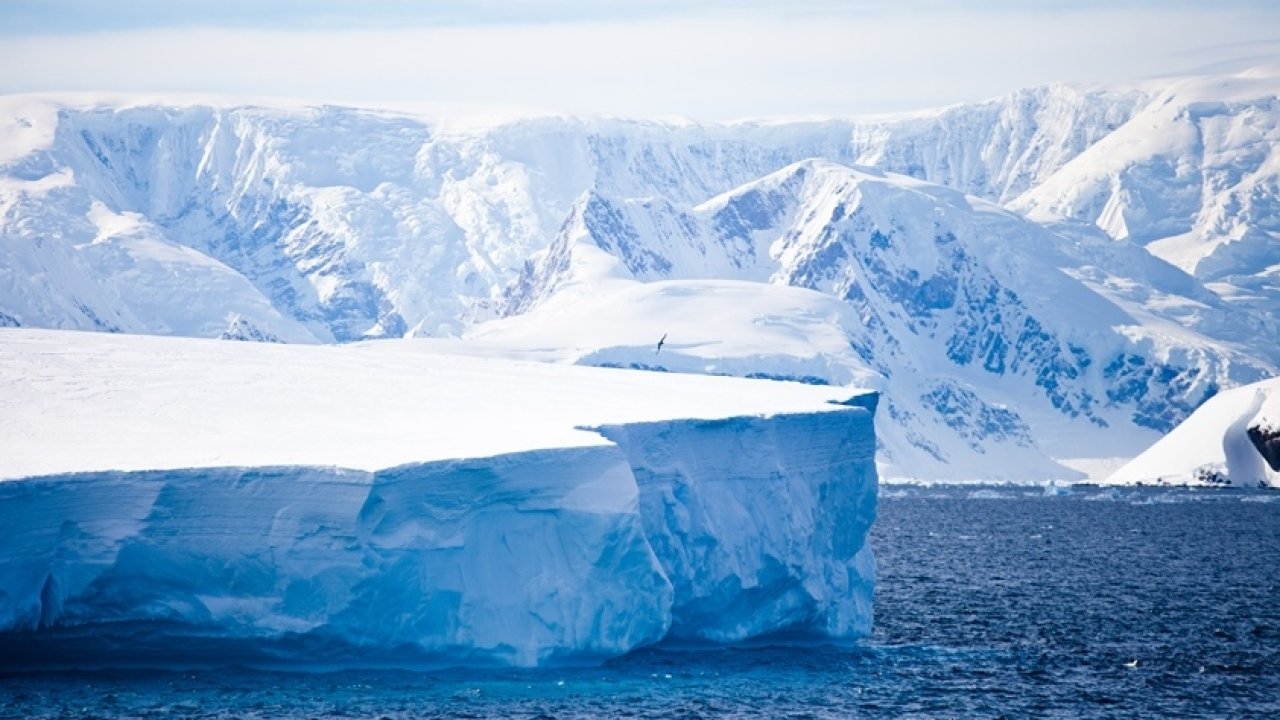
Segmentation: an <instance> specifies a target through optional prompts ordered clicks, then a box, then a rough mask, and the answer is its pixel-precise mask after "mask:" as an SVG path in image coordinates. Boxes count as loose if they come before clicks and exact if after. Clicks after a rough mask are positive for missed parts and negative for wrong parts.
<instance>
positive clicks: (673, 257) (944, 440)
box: [482, 160, 1277, 479]
mask: <svg viewBox="0 0 1280 720" xmlns="http://www.w3.org/2000/svg"><path fill="white" fill-rule="evenodd" d="M1102 267H1106V268H1108V270H1106V271H1104V270H1102V269H1100V268H1102ZM712 278H733V279H737V280H743V281H752V282H757V283H768V284H775V285H787V286H796V287H803V288H807V289H810V290H815V291H818V292H820V293H822V294H824V295H826V296H829V297H833V298H836V299H838V300H840V301H842V303H843V304H844V305H846V306H847V307H848V308H850V309H851V310H852V311H853V317H852V318H847V317H846V318H845V319H843V320H842V322H841V323H840V325H841V327H843V328H844V330H845V337H846V340H847V346H848V349H849V350H852V351H853V354H854V355H856V362H851V361H849V360H845V361H844V364H845V365H847V366H853V365H859V364H860V365H862V366H865V367H868V368H871V369H873V370H875V371H876V372H878V373H880V374H881V375H882V376H884V377H885V378H887V382H886V385H885V393H884V394H885V402H884V407H885V419H884V423H883V425H882V428H883V431H882V436H883V438H884V442H885V443H886V444H890V443H891V442H892V440H890V438H893V439H899V440H901V439H905V440H906V442H905V443H904V445H902V446H900V447H898V448H896V449H895V448H892V447H885V448H882V449H884V450H886V451H887V452H885V454H884V455H882V461H884V462H885V463H886V464H887V465H888V466H889V467H888V469H887V470H886V474H887V475H889V476H891V477H892V476H897V475H898V473H901V474H906V475H911V474H912V473H919V472H923V473H924V474H925V476H928V477H937V476H939V474H944V473H948V472H949V473H951V477H952V478H953V479H954V478H962V477H979V476H980V475H972V476H970V475H965V474H962V473H969V472H972V473H982V472H984V471H985V472H987V473H994V474H995V476H996V477H1028V476H1034V477H1055V476H1056V477H1070V476H1071V471H1070V470H1068V469H1066V468H1063V467H1061V466H1058V467H1057V468H1056V469H1055V468H1054V467H1053V463H1052V462H1050V461H1048V460H1047V458H1046V457H1045V455H1046V454H1047V455H1048V457H1049V458H1057V459H1059V460H1064V461H1071V460H1079V459H1081V456H1079V455H1073V454H1071V453H1072V452H1074V451H1076V450H1078V449H1079V448H1081V447H1082V446H1083V447H1088V448H1092V449H1093V450H1094V451H1095V452H1098V453H1112V454H1113V455H1112V456H1124V455H1126V454H1129V455H1132V454H1133V453H1136V452H1138V451H1139V450H1141V449H1142V448H1143V447H1145V446H1146V445H1147V444H1149V443H1150V442H1151V441H1152V440H1153V439H1154V437H1155V436H1156V433H1160V432H1165V431H1167V430H1169V429H1172V427H1173V426H1174V425H1175V424H1176V423H1177V422H1178V421H1179V420H1181V419H1182V418H1183V417H1185V416H1186V414H1188V413H1190V411H1191V410H1192V409H1194V408H1195V407H1196V406H1197V405H1199V404H1200V403H1201V402H1202V401H1203V400H1204V399H1206V398H1207V397H1210V396H1212V395H1213V394H1214V393H1216V392H1217V391H1218V389H1219V388H1221V387H1227V386H1233V385H1236V384H1239V383H1242V382H1250V381H1252V380H1256V379H1258V378H1261V377H1265V376H1268V375H1270V374H1272V373H1274V367H1275V363H1276V362H1277V360H1276V358H1275V356H1274V349H1269V350H1271V351H1272V352H1271V354H1260V353H1256V352H1254V351H1253V350H1252V349H1251V348H1249V347H1246V346H1241V345H1239V344H1237V343H1234V342H1231V341H1227V340H1214V339H1211V335H1210V334H1209V332H1208V331H1211V333H1212V335H1217V336H1219V337H1232V336H1238V337H1249V336H1250V335H1251V334H1252V333H1253V332H1254V331H1255V328H1254V327H1253V326H1252V325H1251V324H1250V322H1249V321H1248V320H1241V319H1240V318H1238V317H1237V313H1233V312H1231V310H1230V308H1228V307H1227V306H1226V303H1225V302H1223V301H1222V300H1221V299H1218V298H1217V297H1216V296H1214V295H1213V293H1211V292H1209V291H1208V290H1206V289H1204V288H1203V287H1202V286H1200V285H1199V284H1198V283H1196V281H1195V280H1194V279H1193V278H1190V277H1189V276H1187V275H1185V274H1184V273H1181V272H1180V271H1178V270H1177V269H1176V268H1173V267H1171V266H1168V265H1167V264H1165V263H1162V262H1160V261H1158V260H1156V259H1154V258H1151V257H1150V256H1149V255H1148V254H1147V253H1145V252H1144V251H1143V250H1142V249H1141V248H1138V247H1136V246H1131V245H1127V244H1122V243H1116V242H1114V241H1111V240H1109V239H1097V238H1095V239H1094V240H1093V242H1092V243H1091V242H1087V241H1084V240H1076V239H1072V238H1070V237H1068V236H1065V235H1061V234H1058V233H1055V232H1053V231H1052V230H1050V229H1047V228H1045V227H1044V226H1041V225H1039V224H1036V223H1033V222H1030V221H1028V220H1026V219H1024V218H1022V217H1020V216H1018V215H1016V214H1015V213H1012V212H1010V211H1007V210H1004V209H1002V208H1000V207H998V206H996V205H994V204H991V203H987V202H984V201H981V200H978V199H976V198H973V197H969V196H965V195H963V194H962V193H959V192H957V191H955V190H951V189H948V188H944V187H940V186H937V185H933V184H929V183H925V182H922V181H918V180H915V179H912V178H908V177H905V176H899V175H892V174H887V173H883V172H880V171H878V170H874V169H868V168H854V167H850V166H846V165H840V164H837V163H832V162H829V161H825V160H808V161H803V162H800V163H797V164H794V165H791V166H788V167H787V168H784V169H782V170H780V171H778V172H776V173H773V174H771V175H769V176H766V177H764V178H762V179H760V180H758V181H755V182H752V183H748V184H747V185H744V186H743V187H741V188H738V189H735V190H734V191H731V192H729V193H726V194H724V195H720V196H717V197H715V198H712V199H711V200H708V201H707V202H705V203H702V204H699V205H697V206H692V207H690V206H684V207H681V206H679V205H677V204H675V203H672V202H669V201H655V200H652V199H650V198H639V199H634V198H633V199H610V198H607V197H604V196H602V195H601V194H599V193H589V194H587V195H584V196H583V198H581V199H580V201H579V203H578V205H577V206H576V207H575V210H574V212H573V214H572V215H571V216H570V219H569V221H568V222H566V223H565V226H564V228H563V229H562V231H561V233H560V235H559V236H558V237H557V239H556V241H554V242H553V243H552V245H551V247H550V248H548V249H547V251H546V252H545V253H544V254H543V255H542V256H541V257H540V258H539V259H538V260H537V262H534V263H531V264H530V266H529V267H528V268H527V269H526V271H525V272H524V273H523V274H522V276H521V277H520V279H519V280H518V281H517V282H516V283H515V284H514V285H512V286H511V289H510V293H509V295H508V298H507V302H508V311H509V312H513V313H521V314H523V313H526V312H528V311H530V310H533V311H534V313H533V314H534V315H537V310H538V308H539V307H540V306H541V305H542V304H544V303H552V304H559V305H564V304H565V303H566V302H573V303H576V304H578V305H580V306H583V307H591V308H593V310H592V312H597V313H607V312H608V308H609V307H610V306H611V305H612V304H613V303H615V302H616V300H610V299H609V295H608V293H609V291H610V289H611V288H613V287H615V286H616V285H617V283H618V282H619V281H620V280H624V281H625V280H631V281H638V282H643V283H654V282H655V281H670V280H691V279H698V280H707V279H712ZM1139 283H1141V285H1142V287H1143V291H1142V292H1143V294H1142V296H1141V297H1135V296H1134V294H1133V293H1130V292H1126V290H1127V289H1128V288H1130V287H1131V286H1133V285H1136V284H1139ZM596 288H603V289H604V290H603V291H599V292H597V291H596V290H595V289H596ZM575 293H576V294H578V295H580V296H585V297H578V298H574V299H573V300H571V301H566V300H565V299H564V298H565V297H573V295H574V294H575ZM592 295H603V296H604V299H603V300H601V299H599V298H596V297H592ZM629 302H636V300H635V299H634V298H633V299H631V300H630V301H629ZM1188 306H1193V307H1194V308H1195V313H1194V314H1195V316H1196V318H1197V319H1198V321H1199V322H1200V326H1201V328H1202V330H1204V331H1207V332H1204V333H1201V332H1196V331H1191V330H1188V329H1187V328H1186V327H1184V326H1183V325H1182V324H1180V323H1181V322H1182V321H1181V319H1180V318H1181V317H1182V315H1184V314H1187V313H1189V312H1190V310H1189V307H1188ZM698 307H699V306H698V305H697V304H691V305H690V306H688V307H686V308H684V309H685V310H688V311H692V312H694V313H695V316H697V313H698V311H697V308H698ZM549 314H552V315H554V316H564V315H565V309H564V308H563V307H555V308H554V309H553V310H551V311H550V313H549ZM671 314H672V313H669V312H668V313H658V314H657V315H658V317H663V318H667V317H670V316H671ZM720 322H721V321H720V320H719V318H717V322H716V324H714V325H713V326H712V327H713V328H715V327H719V325H720ZM483 327H484V326H482V328H483ZM676 327H679V328H680V329H681V330H683V331H686V332H688V331H689V330H688V328H686V327H685V325H684V324H677V325H676ZM654 332H656V328H655V330H654ZM692 332H695V333H696V332H697V331H696V330H695V331H692ZM701 334H703V335H705V334H707V333H705V331H704V332H703V333H701ZM654 337H657V336H656V335H654ZM680 339H681V338H680V336H675V337H674V338H673V340H674V341H677V342H678V341H679V340H680ZM690 339H692V340H705V338H700V337H697V336H695V337H693V338H690ZM544 344H545V343H544ZM828 357H831V356H828ZM826 379H828V380H830V381H833V382H840V380H839V379H837V378H836V377H828V378H826ZM956 440H960V441H961V442H955V441H956ZM1082 440H1083V441H1084V442H1082ZM1017 456H1020V457H1017ZM926 457H927V458H930V459H931V460H930V461H926V460H924V459H923V458H926ZM1032 457H1034V458H1035V459H1037V460H1039V462H1038V463H1037V462H1035V461H1034V460H1032ZM1097 457H1102V455H1099V456H1097ZM1015 458H1016V459H1015ZM1077 464H1078V463H1077ZM984 469H985V470H984ZM1004 472H1008V473H1009V475H1007V476H1006V475H1003V474H1002V473H1004ZM1055 473H1057V475H1055Z"/></svg>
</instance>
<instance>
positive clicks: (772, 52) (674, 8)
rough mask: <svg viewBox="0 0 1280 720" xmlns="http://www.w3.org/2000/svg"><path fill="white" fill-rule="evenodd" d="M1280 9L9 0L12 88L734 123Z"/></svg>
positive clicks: (1203, 62) (993, 1)
mask: <svg viewBox="0 0 1280 720" xmlns="http://www.w3.org/2000/svg"><path fill="white" fill-rule="evenodd" d="M1278 50H1280V0H1265V1H1263V0H1216V1H1215V2H1190V1H1181V0H1160V1H1157V0H1109V1H1107V2H1101V1H1096V2H1095V1H1093V0H1083V1H1080V2H1066V1H1062V0H1021V1H1015V0H982V1H979V0H971V1H965V0H951V1H944V0H903V1H900V2H890V1H888V0H864V1H859V0H846V1H843V2H841V1H837V0H789V1H788V2H776V3H774V2H762V1H760V0H736V1H733V2H730V1H729V0H703V1H701V2H694V1H692V0H684V1H682V0H653V1H649V2H619V1H618V0H595V1H594V2H591V1H587V0H506V1H505V2H499V1H497V0H477V1H472V2H463V1H461V0H445V1H437V2H410V1H409V0H386V1H383V2H377V1H376V0H276V1H274V2H272V1H270V0H223V1H222V2H203V1H202V2H193V1H190V0H129V1H120V2H108V1H105V0H103V1H95V0H0V92H3V93H13V92H31V91H63V90H73V91H85V90H87V91H110V92H145V93H155V92H177V93H184V94H205V93H209V94H222V95H227V94H229V95H241V96H259V97H261V96H279V97H289V98H302V99H309V100H315V101H322V102H339V103H353V104H363V105H378V104H403V103H428V104H434V105H445V106H447V105H462V106H472V105H474V106H480V107H486V106H502V107H511V106H516V107H527V108H533V109H540V110H546V111H558V112H571V113H579V114H613V115H644V116H655V115H684V116H689V117H693V118H698V119H704V120H727V119H733V118H738V117H745V116H761V115H812V114H817V115H849V114H863V113H875V112H891V111H898V110H909V109H916V108H924V107H932V106H937V105H944V104H948V103H954V102H961V101H966V100H976V99H981V98H986V97H991V96H995V95H999V94H1002V93H1005V92H1008V91H1010V90H1013V89H1016V88H1019V87H1025V86H1029V85H1036V84H1042V83H1045V82H1051V81H1074V82H1094V81H1108V80H1123V79H1129V78H1140V77H1149V76H1154V75H1167V74H1175V73H1179V72H1187V71H1191V70H1194V69H1197V68H1204V67H1209V66H1214V65H1218V66H1219V67H1223V68H1233V67H1238V66H1242V65H1247V64H1250V63H1260V62H1268V61H1270V62H1275V61H1276V60H1277V59H1280V53H1278V52H1277V51H1278Z"/></svg>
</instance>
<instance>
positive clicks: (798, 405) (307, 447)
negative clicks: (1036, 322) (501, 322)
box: [0, 330, 876, 668]
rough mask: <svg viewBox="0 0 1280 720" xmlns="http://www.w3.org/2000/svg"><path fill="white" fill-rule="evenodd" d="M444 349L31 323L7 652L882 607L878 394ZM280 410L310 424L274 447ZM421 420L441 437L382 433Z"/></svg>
mask: <svg viewBox="0 0 1280 720" xmlns="http://www.w3.org/2000/svg"><path fill="white" fill-rule="evenodd" d="M414 345H415V343H414V342H412V341H394V342H383V343H372V344H368V345H364V346H344V347H329V348H315V347H311V348H307V347H301V348H298V347H287V346H273V347H269V346H263V345H259V344H243V343H223V342H216V341H198V340H172V339H159V338H139V337H119V336H114V337H113V336H85V335H76V334H68V333H58V332H45V331H26V330H6V331H4V334H3V335H0V365H3V367H4V368H5V369H6V370H7V371H12V372H11V373H6V377H7V378H8V380H7V381H6V380H0V389H3V390H6V391H9V392H8V393H7V394H6V395H5V396H4V397H5V400H3V401H0V441H2V443H3V445H4V446H5V447H6V449H13V452H12V453H10V454H8V456H7V457H6V458H5V460H4V462H3V465H2V466H0V477H3V478H7V480H6V481H4V482H0V515H2V516H3V517H0V665H3V666H8V667H21V668H34V667H43V666H68V665H121V664H139V663H141V664H154V663H177V664H200V663H225V662H229V661H230V662H237V663H248V664H254V665H307V666H339V665H395V666H422V665H438V664H449V665H454V664H471V665H487V664H497V665H516V666H542V665H549V664H557V663H579V662H592V661H596V660H599V659H601V658H607V657H610V656H616V655H619V654H622V653H625V652H627V651H629V650H631V649H633V648H635V647H638V646H641V645H645V644H649V643H653V642H657V641H659V640H661V639H663V638H665V637H668V636H675V637H680V638H696V639H705V640H712V641H733V640H741V639H745V638H749V637H754V636H758V635H762V634H766V633H772V632H775V631H782V630H786V631H794V632H801V633H806V634H812V635H817V636H823V637H855V636H858V635H860V634H865V633H866V632H868V631H869V628H870V623H871V605H870V599H871V590H872V585H873V582H874V561H873V560H872V558H871V555H870V551H869V550H868V549H867V548H866V534H867V530H868V528H869V526H870V524H871V522H872V520H873V518H874V515H875V504H876V474H875V465H874V448H875V437H874V431H873V427H872V415H873V411H874V407H875V397H876V396H875V395H874V394H861V395H856V396H855V397H854V398H853V399H852V400H849V399H848V396H849V395H850V394H852V391H850V390H848V389H844V390H841V389H839V388H830V387H827V388H818V387H808V386H803V385H799V384H794V383H776V382H769V381H750V380H741V379H736V378H718V377H695V376H668V375H664V374H659V373H641V372H634V371H626V370H607V369H597V368H578V367H571V366H552V365H540V364H532V363H517V362H510V361H498V360H488V361H485V360H479V359H476V358H456V357H448V356H441V355H435V354H431V353H420V352H416V351H415V350H414ZM264 355H265V356H270V357H269V358H267V357H264ZM148 358H160V359H159V360H153V361H152V363H151V364H148ZM477 363H484V364H485V367H484V368H483V369H482V370H483V371H482V372H480V371H476V370H474V369H473V366H474V365H476V364H477ZM129 368H134V370H136V371H137V372H136V373H135V374H133V375H131V374H130V372H129ZM193 368H199V369H200V370H201V372H202V373H203V374H204V377H205V381H204V382H200V381H199V380H197V379H196V378H194V377H183V375H184V373H189V372H190V371H191V370H192V369H193ZM371 370H372V372H371ZM468 370H471V372H470V373H468ZM110 378H115V379H116V381H115V383H118V382H119V381H120V380H121V379H123V380H124V381H126V382H128V383H129V387H128V392H127V393H119V394H117V393H116V392H115V390H116V388H113V387H111V385H112V384H113V383H112V382H110V381H109V379H110ZM548 385H553V386H554V387H555V388H556V391H555V393H554V395H555V397H556V398H557V399H558V400H559V403H558V405H557V406H556V407H554V408H538V407H536V405H537V404H538V403H539V402H542V401H543V399H544V395H543V393H545V392H546V387H547V386H548ZM337 388H344V389H345V390H346V391H347V393H348V394H347V395H345V396H344V398H345V399H346V400H348V401H349V402H348V404H347V405H346V406H345V407H343V408H342V409H341V410H342V412H341V413H335V411H334V410H333V409H332V408H331V409H330V411H329V412H327V413H326V412H323V411H321V410H319V406H318V405H317V404H316V403H319V402H321V400H320V399H317V397H316V396H323V395H326V394H330V393H333V392H336V391H337V390H336V389H337ZM250 397H252V398H254V402H253V406H252V407H253V409H254V410H253V411H250V410H249V409H244V410H243V411H242V412H237V411H236V410H235V409H234V407H229V406H234V405H235V404H237V403H240V402H242V401H244V400H245V399H246V398H250ZM464 397H465V398H468V399H469V400H470V401H471V402H472V403H474V405H475V406H477V407H481V408H487V410H486V411H483V412H477V411H475V408H470V409H468V408H464V407H463V406H461V405H460V404H459V403H458V400H459V398H464ZM59 398H62V399H63V400H66V399H68V398H74V399H75V402H66V403H61V404H60V403H59V402H58V399H59ZM840 400H846V401H847V402H848V403H849V404H845V405H837V404H834V401H840ZM145 407H153V408H154V411H152V412H150V413H147V412H141V411H139V408H145ZM77 408H78V410H77ZM263 408H267V410H263ZM202 409H203V412H201V410H202ZM775 411H776V412H775ZM379 412H380V413H382V417H386V418H392V419H394V420H395V421H396V423H397V426H396V427H392V426H389V425H388V426H382V425H380V423H381V422H382V421H381V420H380V416H379V414H378V413H379ZM255 413H257V414H255ZM770 413H774V414H770ZM236 417H240V418H241V422H240V423H234V424H233V423H232V422H229V421H230V420H233V419H234V418H236ZM211 418H212V419H213V420H214V422H210V419H211ZM539 418H542V419H543V420H544V422H545V423H546V424H549V425H551V426H552V427H550V428H542V429H541V431H540V432H541V433H542V434H538V433H533V432H530V431H529V430H528V428H527V427H526V426H527V425H528V424H529V423H531V422H534V421H536V420H537V419H539ZM269 422H275V423H278V424H284V425H289V426H291V432H287V433H283V434H281V435H278V436H276V437H275V438H274V439H275V442H274V443H272V444H271V446H270V447H269V448H266V447H265V446H263V447H255V446H254V444H253V443H252V442H249V441H248V439H249V438H250V437H251V436H253V435H256V434H261V433H265V432H268V425H267V423H269ZM567 422H572V424H563V423H567ZM332 423H337V424H338V425H346V424H349V426H350V435H351V441H350V443H349V445H351V446H353V447H350V448H346V447H345V444H344V446H342V447H337V448H334V447H331V445H332V443H330V442H327V441H328V438H327V437H326V435H325V432H326V427H325V426H326V425H327V424H332ZM404 424H407V425H408V427H409V428H411V430H406V429H405V427H404ZM362 425H363V426H364V427H363V428H362ZM369 425H373V426H374V427H373V429H372V431H371V432H370V429H369V427H368V426H369ZM589 428H597V429H596V430H592V429H589ZM412 429H416V431H417V432H416V433H415V432H413V430H412ZM522 429H523V432H524V434H523V435H522V434H521V433H522ZM362 431H364V432H368V434H367V436H366V435H362V434H361V433H362ZM486 432H487V433H488V436H489V439H488V440H487V445H486V444H485V442H480V443H479V444H476V439H475V438H474V437H473V436H474V435H475V434H477V433H480V434H484V433H486ZM166 433H167V434H166ZM415 434H416V435H417V436H418V441H417V442H418V444H417V447H416V448H415V447H411V448H410V451H411V452H412V451H416V452H417V454H418V455H420V456H421V459H419V460H416V461H410V462H401V463H400V464H390V463H389V462H388V460H390V459H392V458H395V459H398V460H403V456H400V455H396V454H395V453H394V452H391V451H387V452H384V453H380V454H379V453H377V452H371V447H373V448H374V449H376V443H375V442H374V438H375V437H376V436H378V435H389V436H391V437H392V438H394V439H396V440H397V443H396V444H397V446H399V445H400V444H402V443H413V440H412V438H413V437H414V436H415ZM90 435H92V436H93V437H94V439H95V441H96V443H97V444H96V445H93V444H90V445H87V446H84V447H78V446H77V445H76V443H75V439H76V438H82V437H87V436H90ZM184 436H189V437H190V438H191V439H190V441H183V440H182V439H181V438H182V437H184ZM317 438H319V440H317ZM464 438H469V439H470V440H471V441H472V444H471V445H464V444H463V443H462V440H463V439H464ZM158 443H165V444H168V445H169V447H168V449H167V450H166V451H165V452H149V448H150V447H151V446H152V445H154V444H158ZM486 447H487V450H486V449H485V448H486ZM462 448H465V449H467V450H468V452H470V453H471V454H472V456H471V457H466V458H458V457H450V455H451V454H452V452H453V451H455V450H457V449H462ZM399 452H404V450H403V448H401V449H400V450H399ZM147 457H151V458H153V461H152V464H154V465H156V467H155V468H154V469H146V468H145V466H144V463H145V462H146V458H147ZM307 457H315V458H319V459H320V460H322V461H323V462H315V463H308V462H305V459H306V458H307ZM56 467H63V468H65V471H64V472H49V471H50V470H51V469H53V468H56ZM33 470H35V471H40V474H38V475H37V474H36V473H34V472H32V471H33Z"/></svg>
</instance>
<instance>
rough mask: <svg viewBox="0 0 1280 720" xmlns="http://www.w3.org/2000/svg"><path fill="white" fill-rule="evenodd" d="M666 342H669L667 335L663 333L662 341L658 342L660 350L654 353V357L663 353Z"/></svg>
mask: <svg viewBox="0 0 1280 720" xmlns="http://www.w3.org/2000/svg"><path fill="white" fill-rule="evenodd" d="M666 341H667V334H666V333H662V339H660V340H658V349H657V350H654V351H653V354H654V355H657V354H658V353H660V352H662V345H663V343H665V342H666Z"/></svg>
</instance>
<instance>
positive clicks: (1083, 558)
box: [0, 486, 1280, 719]
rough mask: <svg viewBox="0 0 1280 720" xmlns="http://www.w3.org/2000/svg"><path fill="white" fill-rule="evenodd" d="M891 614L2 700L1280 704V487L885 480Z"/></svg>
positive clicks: (152, 678) (1161, 713)
mask: <svg viewBox="0 0 1280 720" xmlns="http://www.w3.org/2000/svg"><path fill="white" fill-rule="evenodd" d="M871 542H872V545H873V548H874V549H875V552H876V555H877V560H878V565H879V579H878V583H877V587H876V596H875V607H876V620H875V631H874V633H873V634H872V635H871V636H870V637H868V638H865V639H863V640H860V641H857V642H853V643H848V644H843V645H810V646H801V647H797V646H795V645H792V644H785V643H781V642H770V641H769V640H765V641H761V642H758V643H754V644H752V645H750V646H743V647H703V648H688V647H682V648H676V647H661V646H660V647H652V648H647V649H644V650H641V651H638V652H635V653H633V654H631V655H628V656H626V657H623V658H619V659H616V660H613V661H611V662H608V663H606V664H605V665H603V666H601V667H594V668H579V669H550V670H539V671H530V670H486V671H480V670H452V671H437V672H405V671H372V670H353V671H330V672H266V671H259V670H252V669H247V668H236V667H229V668H219V669H208V670H200V671H182V672H179V671H164V670H146V671H143V670H131V671H94V672H71V673H40V674H29V673H9V674H5V675H3V676H0V717H4V718H10V717H12V718H24V719H28V718H53V717H59V718H61V717H104V718H123V717H130V718H170V717H192V718H285V717H288V718H294V717H297V718H432V717H442V718H615V717H617V718H649V717H679V718H722V717H728V718H882V717H884V718H1092V717H1100V718H1101V717H1108V718H1110V717H1114V718H1280V492H1275V491H1266V490H1239V489H1220V488H1219V489H1205V490H1192V489H1152V488H1132V489H1129V488H1126V489H1116V488H1096V487H1079V486H1077V487H1075V488H1071V489H1067V488H1062V487H1051V488H1041V487H1025V486H1023V487H1018V486H991V487H975V486H963V487H961V486H936V487H923V486H886V487H884V488H882V492H881V500H880V506H879V516H878V519H877V521H876V524H875V526H874V529H873V532H872V537H871Z"/></svg>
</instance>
